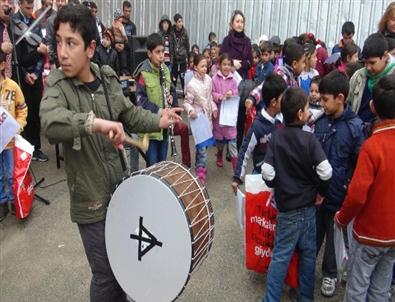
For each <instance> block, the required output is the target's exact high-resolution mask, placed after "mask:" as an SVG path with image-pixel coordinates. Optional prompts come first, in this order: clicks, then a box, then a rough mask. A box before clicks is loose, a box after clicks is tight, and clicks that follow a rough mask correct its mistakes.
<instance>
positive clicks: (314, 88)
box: [310, 83, 320, 103]
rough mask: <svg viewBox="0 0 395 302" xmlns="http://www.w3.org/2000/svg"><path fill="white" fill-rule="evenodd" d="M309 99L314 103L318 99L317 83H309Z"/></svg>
mask: <svg viewBox="0 0 395 302" xmlns="http://www.w3.org/2000/svg"><path fill="white" fill-rule="evenodd" d="M310 100H311V101H313V102H314V103H316V102H319V101H320V92H319V90H318V85H317V83H311V85H310Z"/></svg>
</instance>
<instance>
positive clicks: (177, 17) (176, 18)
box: [173, 13, 182, 23]
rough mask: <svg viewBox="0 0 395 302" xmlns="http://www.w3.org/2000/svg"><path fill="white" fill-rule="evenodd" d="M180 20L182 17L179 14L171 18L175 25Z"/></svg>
mask: <svg viewBox="0 0 395 302" xmlns="http://www.w3.org/2000/svg"><path fill="white" fill-rule="evenodd" d="M180 19H182V16H181V15H180V14H179V13H177V14H175V15H174V17H173V20H174V22H176V23H177V21H178V20H180Z"/></svg>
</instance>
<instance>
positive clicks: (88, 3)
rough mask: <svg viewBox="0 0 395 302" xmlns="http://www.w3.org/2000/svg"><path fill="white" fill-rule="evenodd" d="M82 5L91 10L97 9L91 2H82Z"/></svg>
mask: <svg viewBox="0 0 395 302" xmlns="http://www.w3.org/2000/svg"><path fill="white" fill-rule="evenodd" d="M82 4H83V5H85V6H86V7H87V8H89V9H92V8H94V9H97V5H96V3H95V2H93V1H84V2H82Z"/></svg>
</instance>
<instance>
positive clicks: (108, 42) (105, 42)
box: [101, 36, 111, 48]
mask: <svg viewBox="0 0 395 302" xmlns="http://www.w3.org/2000/svg"><path fill="white" fill-rule="evenodd" d="M101 44H102V45H103V46H104V47H105V48H107V47H109V46H110V45H111V40H110V39H109V38H108V37H107V36H104V37H103V39H102V41H101Z"/></svg>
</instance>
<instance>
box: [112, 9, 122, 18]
mask: <svg viewBox="0 0 395 302" xmlns="http://www.w3.org/2000/svg"><path fill="white" fill-rule="evenodd" d="M121 17H122V12H121V10H120V9H119V8H117V9H116V10H115V11H114V20H116V19H119V18H121Z"/></svg>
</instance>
